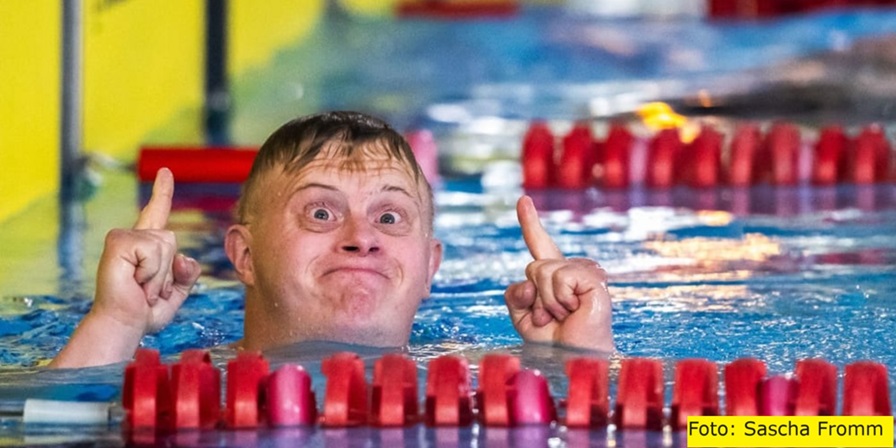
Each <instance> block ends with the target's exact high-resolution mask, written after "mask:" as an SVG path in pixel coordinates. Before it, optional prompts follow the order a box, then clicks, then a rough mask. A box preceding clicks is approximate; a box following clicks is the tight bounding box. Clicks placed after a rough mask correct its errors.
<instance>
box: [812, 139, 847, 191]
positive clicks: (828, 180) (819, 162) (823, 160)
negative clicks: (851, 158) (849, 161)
mask: <svg viewBox="0 0 896 448" xmlns="http://www.w3.org/2000/svg"><path fill="white" fill-rule="evenodd" d="M848 146H849V139H848V138H847V137H846V134H845V133H844V132H843V128H842V127H840V126H837V125H831V126H827V127H825V128H824V129H822V130H821V134H820V135H819V136H818V142H817V143H816V144H815V165H814V167H813V170H812V183H813V184H815V185H834V184H836V183H837V182H839V181H840V179H841V173H840V172H839V171H840V170H841V168H840V167H841V166H843V165H844V164H843V158H844V157H845V156H846V154H847V147H848Z"/></svg>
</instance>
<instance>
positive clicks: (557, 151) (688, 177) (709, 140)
mask: <svg viewBox="0 0 896 448" xmlns="http://www.w3.org/2000/svg"><path fill="white" fill-rule="evenodd" d="M725 142H726V138H725V137H724V136H723V135H722V134H721V133H719V132H718V131H717V130H715V129H714V128H713V127H712V126H711V125H709V124H704V125H703V126H702V129H701V131H700V133H699V134H698V135H697V136H696V137H695V138H694V140H693V141H691V142H690V143H685V142H683V141H682V138H681V135H679V131H678V129H676V128H666V129H661V130H659V131H657V132H656V133H654V134H652V135H650V136H641V137H635V136H634V135H633V134H632V133H631V132H630V131H629V130H628V129H627V128H626V126H625V125H623V124H621V123H618V122H611V123H610V124H609V129H608V131H607V135H606V138H605V139H604V140H600V139H597V138H595V137H594V136H593V135H592V132H591V126H590V124H589V123H587V122H577V123H576V124H575V125H574V126H573V127H572V129H571V130H570V131H569V132H568V133H567V134H566V135H564V136H563V137H562V138H561V139H560V140H559V142H557V139H556V138H555V137H554V135H553V134H552V131H551V129H550V128H549V127H548V125H547V124H546V123H545V122H543V121H534V122H533V123H532V124H531V126H530V128H529V129H528V131H527V132H526V134H525V137H524V139H523V144H522V149H521V152H520V159H521V164H522V171H523V187H525V188H552V187H557V188H564V189H582V188H588V187H592V186H598V187H602V188H628V187H629V186H632V185H634V186H638V185H644V186H646V187H649V188H655V189H665V188H671V187H674V186H676V185H688V186H691V187H695V188H711V187H715V186H718V185H725V184H727V185H731V186H737V187H746V186H751V185H755V184H759V183H766V184H770V185H776V186H791V185H797V184H803V183H811V184H814V185H833V184H835V183H837V182H850V183H856V184H871V183H878V182H890V181H893V180H894V177H896V176H894V174H893V173H892V171H893V170H892V168H891V161H890V159H891V158H892V156H891V153H892V150H891V147H890V143H889V141H888V140H887V138H886V136H885V135H884V132H883V129H882V128H881V127H880V126H879V125H876V124H872V125H869V126H866V127H865V128H864V129H862V130H861V131H860V132H859V133H858V135H857V136H856V137H855V139H850V138H849V136H847V135H846V134H845V132H844V131H843V128H842V127H841V126H838V125H829V126H827V127H825V128H823V129H821V130H820V132H819V134H818V137H817V140H816V141H815V142H810V141H808V140H804V136H803V135H802V132H801V130H800V128H799V127H797V126H796V125H795V124H793V123H788V122H784V121H776V122H774V123H771V124H770V125H768V126H767V130H766V131H763V129H762V128H761V127H760V125H759V124H757V123H753V122H742V123H737V124H736V126H735V127H734V131H733V134H732V136H731V138H730V142H729V143H727V144H726V143H725Z"/></svg>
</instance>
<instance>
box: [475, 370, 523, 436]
mask: <svg viewBox="0 0 896 448" xmlns="http://www.w3.org/2000/svg"><path fill="white" fill-rule="evenodd" d="M519 371H520V360H519V359H518V358H517V357H515V356H511V355H507V354H502V353H491V354H488V355H485V356H483V357H482V360H481V361H480V362H479V388H478V389H477V390H476V404H477V407H478V409H479V419H480V421H481V422H482V423H483V424H484V425H486V426H512V425H513V416H512V413H511V404H510V400H509V398H510V397H509V394H508V391H507V383H508V382H510V381H511V380H512V379H513V376H514V375H516V374H517V372H519Z"/></svg>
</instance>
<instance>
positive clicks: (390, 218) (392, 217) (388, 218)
mask: <svg viewBox="0 0 896 448" xmlns="http://www.w3.org/2000/svg"><path fill="white" fill-rule="evenodd" d="M379 222H380V224H395V223H396V222H398V215H396V214H395V213H383V214H382V215H380V219H379Z"/></svg>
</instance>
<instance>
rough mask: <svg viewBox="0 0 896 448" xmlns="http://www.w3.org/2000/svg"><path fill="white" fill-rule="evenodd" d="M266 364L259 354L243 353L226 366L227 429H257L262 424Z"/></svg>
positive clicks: (225, 417) (252, 352)
mask: <svg viewBox="0 0 896 448" xmlns="http://www.w3.org/2000/svg"><path fill="white" fill-rule="evenodd" d="M268 370H269V367H268V362H267V360H265V359H264V357H263V356H262V355H261V353H260V352H256V351H243V352H240V353H239V354H238V355H237V357H236V358H235V359H233V360H231V361H230V362H228V363H227V400H226V409H225V415H224V420H225V423H226V424H227V426H228V427H229V428H256V427H258V426H259V425H261V424H262V423H263V422H264V413H263V408H264V403H263V399H264V393H263V391H264V387H265V380H266V378H267V375H268Z"/></svg>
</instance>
